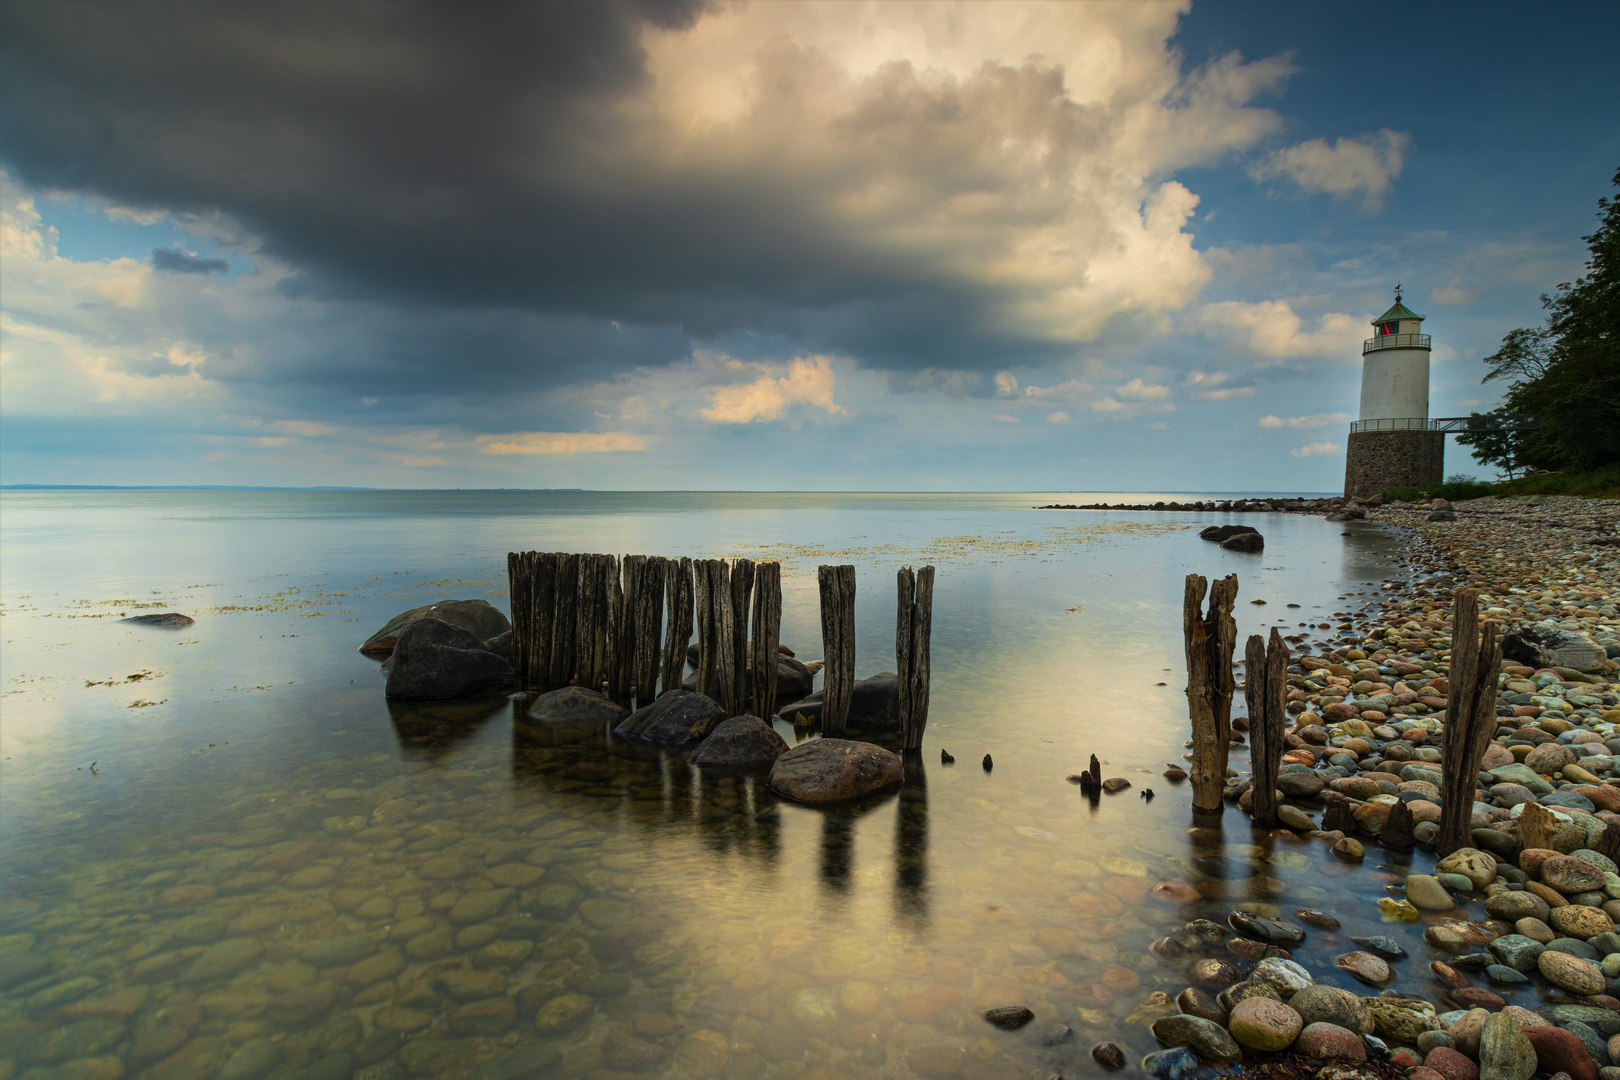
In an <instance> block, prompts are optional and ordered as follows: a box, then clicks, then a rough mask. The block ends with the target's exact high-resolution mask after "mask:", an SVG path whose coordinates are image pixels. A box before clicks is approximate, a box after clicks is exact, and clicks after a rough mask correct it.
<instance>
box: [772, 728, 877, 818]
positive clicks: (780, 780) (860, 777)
mask: <svg viewBox="0 0 1620 1080" xmlns="http://www.w3.org/2000/svg"><path fill="white" fill-rule="evenodd" d="M905 775H906V774H905V770H904V768H902V767H901V764H900V758H899V755H897V754H894V753H892V752H891V751H888V750H885V749H883V747H881V746H873V745H872V744H871V743H863V742H853V741H851V740H849V739H813V740H811V741H810V742H807V743H803V744H801V745H799V746H795V747H794V748H793V749H791V750H789V751H788V752H787V753H785V754H783V755H782V756H781V757H779V758H777V759H776V763H775V764H774V765H772V766H771V780H770V784H771V790H772V791H774V792H776V793H777V794H778V795H782V796H785V797H787V798H789V799H793V800H795V801H797V802H803V803H831V802H845V801H847V800H849V799H858V798H860V797H861V796H863V795H870V794H871V793H873V792H874V791H882V790H884V789H885V788H891V787H894V786H895V785H896V784H899V783H900V782H901V781H902V780H904V779H905Z"/></svg>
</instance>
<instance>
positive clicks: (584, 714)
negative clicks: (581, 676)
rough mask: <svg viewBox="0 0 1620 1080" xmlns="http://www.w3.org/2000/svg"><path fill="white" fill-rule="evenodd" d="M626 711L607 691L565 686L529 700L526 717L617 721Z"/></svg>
mask: <svg viewBox="0 0 1620 1080" xmlns="http://www.w3.org/2000/svg"><path fill="white" fill-rule="evenodd" d="M628 712H629V710H627V709H625V708H623V707H622V706H620V705H617V704H615V703H614V701H613V699H612V698H610V697H608V696H607V695H606V694H603V693H599V692H598V691H595V690H589V689H586V688H585V687H583V686H565V687H563V688H562V689H560V690H552V691H549V692H548V693H544V694H541V695H540V696H539V697H537V698H535V699H534V701H532V702H530V703H529V709H528V713H527V720H528V721H531V722H534V723H540V724H549V723H555V724H567V723H587V722H588V723H603V724H605V723H615V724H616V723H618V722H619V721H621V720H623V719H624V718H625V716H626V715H628Z"/></svg>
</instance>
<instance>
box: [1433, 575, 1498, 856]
mask: <svg viewBox="0 0 1620 1080" xmlns="http://www.w3.org/2000/svg"><path fill="white" fill-rule="evenodd" d="M1452 597H1453V600H1452V612H1451V622H1452V625H1451V670H1450V671H1449V672H1448V678H1449V679H1450V681H1451V692H1450V693H1449V694H1448V695H1446V726H1445V728H1444V729H1443V730H1442V732H1441V734H1440V760H1441V762H1442V765H1441V769H1442V774H1441V780H1440V794H1441V796H1442V798H1443V800H1444V801H1443V802H1441V804H1440V832H1439V834H1438V835H1437V836H1436V837H1435V843H1434V850H1435V855H1436V857H1438V858H1442V859H1443V858H1445V857H1446V856H1447V855H1450V854H1451V853H1452V852H1453V851H1456V850H1457V849H1458V848H1464V847H1472V846H1473V837H1472V835H1471V833H1472V831H1473V829H1472V823H1473V817H1474V792H1475V791H1477V790H1478V788H1479V767H1480V763H1481V762H1482V761H1484V759H1485V751H1486V749H1487V748H1489V746H1490V745H1491V736H1493V735H1495V734H1496V676H1497V672H1498V670H1500V668H1501V666H1502V646H1501V644H1500V643H1499V642H1498V641H1497V638H1496V634H1497V630H1498V629H1499V627H1498V625H1497V624H1496V623H1495V622H1487V623H1485V625H1484V626H1483V627H1481V626H1480V624H1479V590H1478V589H1472V588H1464V589H1458V590H1457V591H1456V592H1454V593H1453V594H1452Z"/></svg>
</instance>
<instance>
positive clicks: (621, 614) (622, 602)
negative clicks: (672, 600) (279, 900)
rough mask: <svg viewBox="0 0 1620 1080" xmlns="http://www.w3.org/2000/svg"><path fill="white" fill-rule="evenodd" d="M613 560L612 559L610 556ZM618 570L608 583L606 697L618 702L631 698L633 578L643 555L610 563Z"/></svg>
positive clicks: (633, 637)
mask: <svg viewBox="0 0 1620 1080" xmlns="http://www.w3.org/2000/svg"><path fill="white" fill-rule="evenodd" d="M609 558H610V559H612V556H609ZM613 561H614V562H615V563H616V564H617V570H616V572H615V573H613V574H612V575H611V576H610V580H609V582H608V585H609V588H610V589H611V590H612V597H613V604H612V607H613V626H612V632H611V633H610V635H609V637H608V640H609V642H610V648H609V649H608V655H609V657H610V659H609V663H608V694H609V696H611V697H613V698H615V699H620V698H627V697H629V696H630V690H631V686H632V683H631V679H632V674H633V673H632V670H631V669H632V667H633V661H634V659H635V652H636V630H635V626H636V578H637V577H638V576H639V575H640V573H641V566H642V564H643V563H645V562H646V561H647V556H645V555H626V556H625V557H624V558H622V559H614V560H613Z"/></svg>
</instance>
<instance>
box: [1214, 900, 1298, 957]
mask: <svg viewBox="0 0 1620 1080" xmlns="http://www.w3.org/2000/svg"><path fill="white" fill-rule="evenodd" d="M1226 921H1227V924H1228V925H1230V926H1231V927H1232V929H1233V930H1236V931H1237V932H1238V933H1239V934H1242V935H1243V936H1244V937H1246V938H1249V939H1250V940H1253V941H1263V942H1265V943H1266V944H1267V945H1279V946H1281V947H1283V948H1285V949H1290V948H1293V947H1294V946H1295V945H1299V944H1301V943H1302V942H1304V940H1305V931H1304V930H1302V929H1300V928H1299V927H1298V926H1296V925H1294V924H1293V923H1291V922H1289V921H1288V920H1286V919H1268V918H1266V917H1265V916H1263V915H1256V914H1255V913H1254V912H1252V911H1245V910H1244V909H1243V908H1238V909H1237V910H1236V911H1234V912H1232V914H1231V915H1229V916H1227V920H1226Z"/></svg>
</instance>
